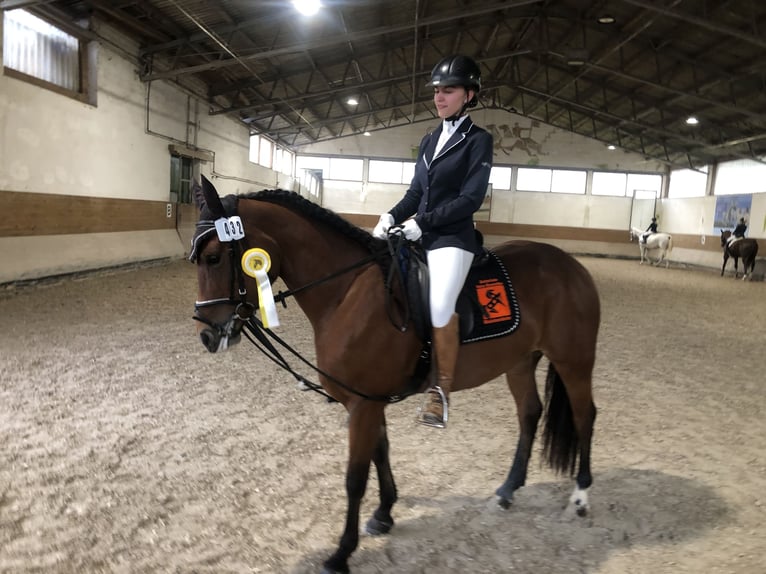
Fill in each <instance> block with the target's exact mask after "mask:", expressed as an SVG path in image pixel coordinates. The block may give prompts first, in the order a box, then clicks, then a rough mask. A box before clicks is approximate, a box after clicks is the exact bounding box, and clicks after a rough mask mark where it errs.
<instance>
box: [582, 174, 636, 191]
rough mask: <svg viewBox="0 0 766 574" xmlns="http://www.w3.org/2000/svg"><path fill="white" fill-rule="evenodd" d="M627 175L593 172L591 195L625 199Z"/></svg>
mask: <svg viewBox="0 0 766 574" xmlns="http://www.w3.org/2000/svg"><path fill="white" fill-rule="evenodd" d="M627 184H628V174H626V173H615V172H610V171H594V172H593V181H592V183H591V189H590V192H591V194H593V195H616V196H618V197H625V190H626V189H627V187H626V186H627Z"/></svg>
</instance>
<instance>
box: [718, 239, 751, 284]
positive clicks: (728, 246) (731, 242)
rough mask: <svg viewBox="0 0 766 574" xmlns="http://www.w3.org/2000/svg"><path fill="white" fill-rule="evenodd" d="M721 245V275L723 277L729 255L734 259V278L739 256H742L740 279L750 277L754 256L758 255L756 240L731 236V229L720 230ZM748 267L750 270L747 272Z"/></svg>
mask: <svg viewBox="0 0 766 574" xmlns="http://www.w3.org/2000/svg"><path fill="white" fill-rule="evenodd" d="M721 247H722V248H723V265H721V277H723V273H724V270H725V269H726V263H727V262H728V261H729V258H730V257H731V258H732V259H734V278H735V279H736V278H737V275H738V269H737V264H738V263H739V259H740V257H741V258H742V280H743V281H744V280H746V279H747V278H748V277H752V274H753V271H755V258H756V256H757V255H758V241H756V240H755V239H751V238H749V237H739V238H734V239H732V238H731V231H729V230H724V231H721ZM748 269H750V271H749V272H748Z"/></svg>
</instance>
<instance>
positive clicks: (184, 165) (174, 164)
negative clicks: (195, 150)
mask: <svg viewBox="0 0 766 574" xmlns="http://www.w3.org/2000/svg"><path fill="white" fill-rule="evenodd" d="M193 167H194V160H193V159H192V158H190V157H184V156H178V155H171V156H170V201H172V202H174V203H193V202H194V198H193V197H192V196H191V181H192V169H193Z"/></svg>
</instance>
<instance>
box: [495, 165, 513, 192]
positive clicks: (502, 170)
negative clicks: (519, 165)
mask: <svg viewBox="0 0 766 574" xmlns="http://www.w3.org/2000/svg"><path fill="white" fill-rule="evenodd" d="M512 172H513V169H512V168H510V167H495V166H493V167H492V170H491V171H490V172H489V183H491V184H492V187H493V189H511V173H512Z"/></svg>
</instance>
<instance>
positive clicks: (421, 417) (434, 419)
mask: <svg viewBox="0 0 766 574" xmlns="http://www.w3.org/2000/svg"><path fill="white" fill-rule="evenodd" d="M432 395H438V397H439V401H441V407H442V416H441V419H440V418H439V417H438V416H437V415H435V414H434V413H432V412H429V411H428V406H429V405H430V404H431V402H432V401H433V396H432ZM448 419H449V401H448V400H447V397H446V395H445V394H444V391H443V390H442V388H441V387H440V386H439V385H434V386H433V387H431V388H430V389H428V390H427V391H426V392H425V398H424V399H423V403H422V404H421V405H420V407H418V415H417V419H416V420H417V422H419V423H420V424H422V425H426V426H429V427H434V428H440V429H443V428H444V427H445V426H447V420H448Z"/></svg>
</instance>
